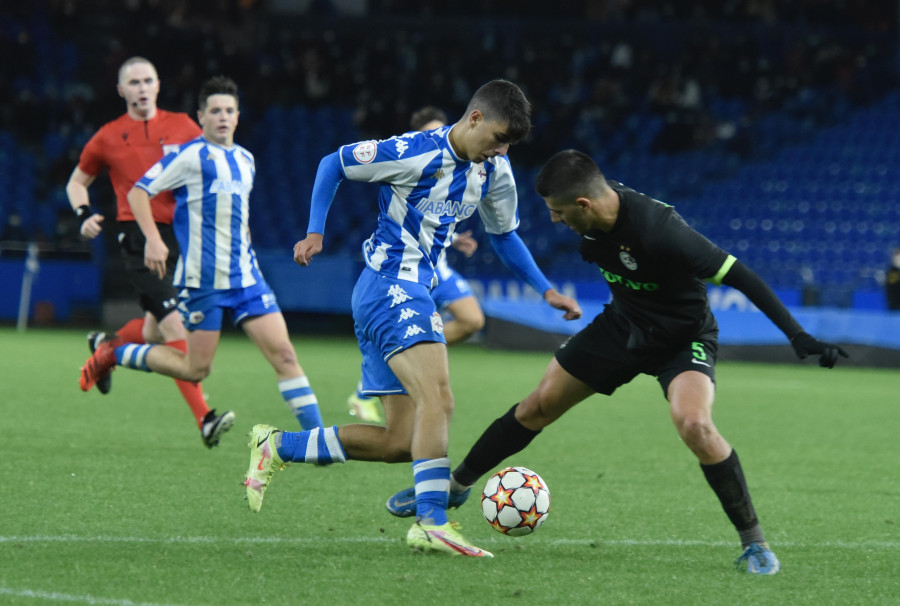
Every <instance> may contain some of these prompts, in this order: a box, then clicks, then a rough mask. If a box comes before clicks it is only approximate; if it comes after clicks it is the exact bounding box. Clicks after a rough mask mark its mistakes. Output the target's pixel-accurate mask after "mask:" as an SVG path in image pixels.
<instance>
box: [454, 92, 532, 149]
mask: <svg viewBox="0 0 900 606" xmlns="http://www.w3.org/2000/svg"><path fill="white" fill-rule="evenodd" d="M476 109H477V110H479V111H480V112H481V113H482V114H484V117H485V119H486V120H492V121H495V122H506V123H507V124H509V128H508V129H507V131H506V134H507V137H508V138H509V141H508V142H509V143H516V142H517V141H521V140H522V139H523V138H525V136H526V135H528V133H529V132H531V103H529V102H528V99H526V98H525V93H523V92H522V89H521V88H519V87H518V86H516V85H515V84H513V83H512V82H510V81H509V80H491V81H490V82H488V83H487V84H483V85H482V86H481V88H479V89H478V90H477V91H475V94H474V95H472V99H471V100H470V101H469V105H468V107H466V114H467V115H468V114H471V113H472V112H473V111H474V110H476Z"/></svg>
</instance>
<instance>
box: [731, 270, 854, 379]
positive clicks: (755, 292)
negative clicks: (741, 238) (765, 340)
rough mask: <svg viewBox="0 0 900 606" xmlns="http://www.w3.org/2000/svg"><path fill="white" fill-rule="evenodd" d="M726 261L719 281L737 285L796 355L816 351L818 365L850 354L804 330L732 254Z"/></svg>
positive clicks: (823, 365) (756, 276)
mask: <svg viewBox="0 0 900 606" xmlns="http://www.w3.org/2000/svg"><path fill="white" fill-rule="evenodd" d="M728 262H731V263H732V265H731V267H730V268H729V269H728V272H727V273H726V274H725V276H724V277H723V278H722V284H724V285H726V286H732V287H734V288H737V289H738V290H739V291H741V292H742V293H744V294H745V295H747V298H748V299H750V301H751V302H752V303H753V304H754V305H756V306H757V307H758V308H759V310H760V311H761V312H763V313H764V314H766V317H768V318H769V319H770V320H772V322H773V323H774V324H775V326H777V327H778V328H780V329H781V331H782V332H783V333H784V334H785V335H786V336H787V338H788V339H790V341H791V346H792V347H793V348H794V351H795V352H796V353H797V357H799V358H800V359H803V358H805V357H806V356H810V355H818V356H819V366H822V367H824V368H834V365H835V364H836V363H837V361H838V356H843V357H845V358H848V357H850V356H849V355H848V354H847V352H846V351H844V350H843V349H842V348H841V347H840V346H838V345H835V344H833V343H825V342H824V341H819V340H818V339H815V338H813V337H812V336H811V335H810V334H808V333H807V332H806V331H804V330H803V327H802V326H800V323H799V322H797V320H795V319H794V316H792V315H791V312H789V311H788V310H787V308H786V307H785V306H784V303H782V302H781V300H780V299H779V298H778V296H777V295H776V294H775V293H774V292H773V291H772V289H771V288H769V285H768V284H766V283H765V282H764V281H763V279H762V278H760V277H759V276H758V275H757V274H756V272H754V271H753V270H751V269H750V268H749V267H747V266H746V265H744V264H743V263H741V262H740V261H738V260H736V259H734V258H733V257H731V258H729V261H728Z"/></svg>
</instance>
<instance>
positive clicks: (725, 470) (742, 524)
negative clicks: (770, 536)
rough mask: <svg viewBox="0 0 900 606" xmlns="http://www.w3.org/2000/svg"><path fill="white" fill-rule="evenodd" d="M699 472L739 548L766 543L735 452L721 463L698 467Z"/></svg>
mask: <svg viewBox="0 0 900 606" xmlns="http://www.w3.org/2000/svg"><path fill="white" fill-rule="evenodd" d="M700 468H701V469H702V470H703V475H705V476H706V481H707V482H709V485H710V487H711V488H712V489H713V492H715V493H716V496H717V497H719V501H720V502H721V503H722V509H724V510H725V514H726V515H727V516H728V519H729V520H731V523H732V524H734V527H735V528H736V529H737V531H738V534H739V535H740V537H741V544H743V545H748V544H749V543H763V542H765V540H764V539H763V536H762V530H760V528H759V520H758V519H757V517H756V511H755V510H754V509H753V501H751V500H750V491H749V490H748V489H747V481H746V480H745V479H744V472H743V470H742V469H741V462H740V460H738V456H737V452H736V451H735V450H733V449H732V451H731V454H730V455H728V458H727V459H725V460H724V461H722V462H720V463H714V464H712V465H704V464H702V463H701V464H700Z"/></svg>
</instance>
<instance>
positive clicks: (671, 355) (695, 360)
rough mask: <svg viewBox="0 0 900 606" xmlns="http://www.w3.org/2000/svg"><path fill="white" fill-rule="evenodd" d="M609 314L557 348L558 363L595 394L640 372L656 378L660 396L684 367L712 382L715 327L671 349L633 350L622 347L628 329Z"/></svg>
mask: <svg viewBox="0 0 900 606" xmlns="http://www.w3.org/2000/svg"><path fill="white" fill-rule="evenodd" d="M609 314H610V312H609V311H606V312H604V313H602V314H600V315H598V316H597V317H596V318H594V320H593V322H591V323H590V324H589V325H588V326H587V327H585V328H584V329H582V330H581V331H579V332H578V333H577V334H575V335H573V336H572V337H571V338H569V339H568V340H567V341H566V342H565V343H563V344H562V345H561V346H560V347H559V349H557V350H556V361H557V362H559V365H560V366H562V367H563V368H564V369H565V370H566V372H568V373H569V374H571V375H572V376H573V377H575V378H576V379H578V380H579V381H581V382H583V383H585V384H587V385H588V386H589V387H590V388H591V389H593V390H594V391H596V392H597V393H601V394H604V395H611V394H612V393H613V392H614V391H615V390H616V389H617V388H619V387H620V386H622V385H625V384H626V383H628V382H629V381H631V380H632V379H633V378H635V377H636V376H637V375H639V374H647V375H651V376H654V377H656V379H657V381H659V385H660V387H662V390H663V395H666V392H667V390H668V387H669V383H671V382H672V379H674V378H675V377H676V376H678V375H679V374H681V373H682V372H685V371H687V370H696V371H698V372H702V373H703V374H705V375H707V376H708V377H709V378H710V379H711V380H712V381H713V382H715V380H716V351H717V350H718V343H717V337H718V330H715V329H714V330H710V331H706V332H704V333H703V334H700V335H697V337H696V338H695V340H693V341H689V342H686V343H683V344H680V345H678V346H675V347H672V348H668V349H666V348H660V349H655V350H645V351H642V352H640V353H636V352H633V351H631V350H629V349H628V348H627V347H626V346H625V344H626V343H627V342H628V336H629V335H628V331H627V330H625V329H623V328H622V327H621V326H619V325H617V324H616V323H615V322H613V321H612V320H611V319H610V315H609Z"/></svg>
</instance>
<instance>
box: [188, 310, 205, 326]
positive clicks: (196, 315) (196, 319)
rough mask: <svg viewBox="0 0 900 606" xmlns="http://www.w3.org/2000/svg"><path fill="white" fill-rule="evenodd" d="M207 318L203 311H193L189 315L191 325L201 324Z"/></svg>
mask: <svg viewBox="0 0 900 606" xmlns="http://www.w3.org/2000/svg"><path fill="white" fill-rule="evenodd" d="M205 317H206V316H204V315H203V312H202V311H192V312H191V313H190V314H189V315H188V322H190V323H191V324H199V323H200V322H202V321H203V318H205Z"/></svg>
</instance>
